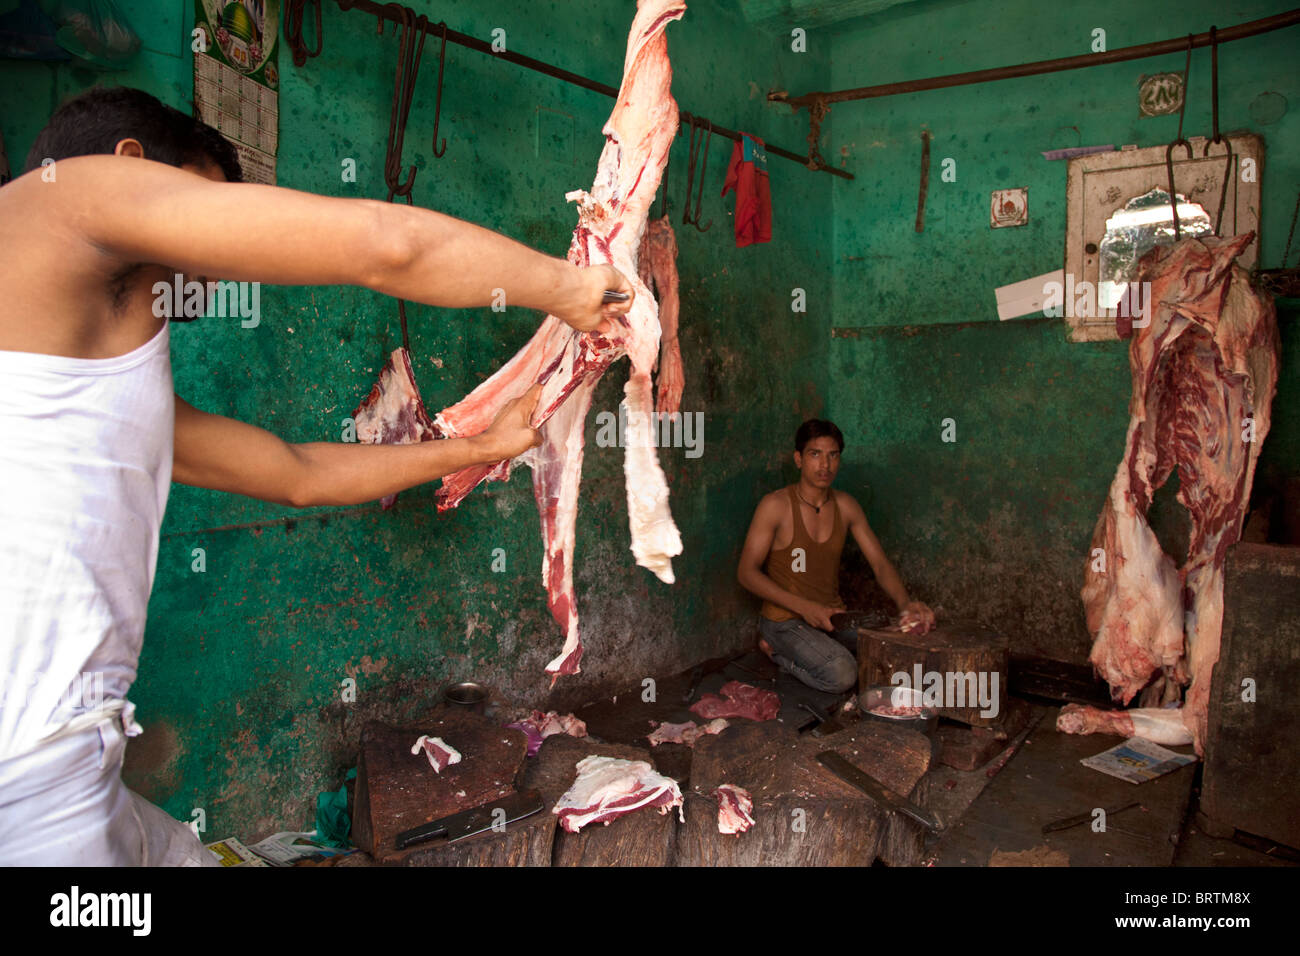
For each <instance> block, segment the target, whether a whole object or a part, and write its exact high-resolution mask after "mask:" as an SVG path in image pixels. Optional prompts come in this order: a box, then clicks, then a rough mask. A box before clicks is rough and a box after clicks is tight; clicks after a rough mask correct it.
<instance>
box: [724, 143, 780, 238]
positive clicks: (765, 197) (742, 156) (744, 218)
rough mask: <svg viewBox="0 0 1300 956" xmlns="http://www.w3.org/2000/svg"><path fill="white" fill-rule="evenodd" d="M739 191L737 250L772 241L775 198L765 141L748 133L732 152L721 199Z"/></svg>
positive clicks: (737, 204) (737, 197)
mask: <svg viewBox="0 0 1300 956" xmlns="http://www.w3.org/2000/svg"><path fill="white" fill-rule="evenodd" d="M731 189H734V190H735V191H736V217H735V218H736V246H737V248H740V247H742V246H748V245H751V244H753V243H756V242H771V241H772V194H771V191H770V190H769V188H768V182H767V153H766V152H765V151H764V149H763V141H762V140H761V139H759V138H758V137H757V136H750V135H749V134H748V133H741V134H740V142H738V143H736V145H735V146H734V147H732V150H731V162H730V163H729V164H728V165H727V180H726V182H724V183H723V184H722V195H724V196H725V195H727V192H728V190H731Z"/></svg>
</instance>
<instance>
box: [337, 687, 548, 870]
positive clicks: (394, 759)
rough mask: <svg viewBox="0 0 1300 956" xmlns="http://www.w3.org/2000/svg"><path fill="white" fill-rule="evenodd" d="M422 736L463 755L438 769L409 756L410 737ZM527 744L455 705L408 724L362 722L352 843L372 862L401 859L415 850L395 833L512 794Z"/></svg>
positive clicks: (520, 736)
mask: <svg viewBox="0 0 1300 956" xmlns="http://www.w3.org/2000/svg"><path fill="white" fill-rule="evenodd" d="M422 735H423V736H428V737H441V738H442V739H444V740H454V741H456V746H457V748H458V749H459V750H460V752H461V754H462V755H463V759H462V760H461V762H460V763H457V764H452V765H451V766H449V767H444V768H443V770H442V772H441V773H437V772H435V771H434V769H433V767H431V766H430V765H429V761H428V760H424V759H422V758H420V757H419V756H412V755H411V741H413V740H415V739H416V738H418V737H420V736H422ZM527 747H528V742H527V739H526V738H525V737H524V735H523V734H522V733H520V732H519V731H517V730H511V729H509V728H507V727H501V726H499V725H498V724H496V723H495V722H494V721H492V720H489V719H488V718H486V717H482V716H480V715H478V714H471V713H465V712H463V711H458V710H448V709H443V708H439V709H438V710H436V711H435V712H434V714H433V715H432V716H431V717H429V718H428V719H426V720H425V721H423V722H421V723H419V724H416V725H414V726H407V727H393V726H390V725H388V724H383V723H380V722H379V721H369V722H367V723H366V724H365V726H363V727H362V728H361V753H360V756H359V757H358V760H357V785H356V799H355V806H354V808H353V815H352V816H353V820H352V839H353V842H355V843H356V845H357V846H359V847H361V849H363V850H365V851H366V852H367V853H369V854H370V855H371V856H372V857H374V859H375V860H376V861H377V862H380V863H397V862H400V861H402V860H403V859H404V858H405V857H407V856H409V855H410V854H412V853H414V852H416V851H417V850H419V849H420V847H419V846H416V847H411V848H408V849H406V850H402V851H398V850H397V849H396V847H395V846H394V841H395V839H396V837H397V834H399V833H401V832H402V831H404V830H410V829H412V828H413V827H417V826H419V825H420V824H422V823H431V822H433V821H434V820H437V819H439V818H441V817H445V816H450V815H451V814H453V813H457V812H459V811H461V810H468V809H469V808H470V807H476V806H478V805H479V804H482V803H488V802H490V801H492V800H496V799H498V798H499V797H504V796H507V795H508V794H510V793H513V792H514V791H515V789H516V788H515V784H516V781H517V779H518V777H519V775H520V771H521V769H522V767H523V765H524V762H525V760H526V759H527V758H526V756H525V753H526V751H527ZM466 842H468V841H466Z"/></svg>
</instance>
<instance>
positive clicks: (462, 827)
mask: <svg viewBox="0 0 1300 956" xmlns="http://www.w3.org/2000/svg"><path fill="white" fill-rule="evenodd" d="M544 809H545V804H544V803H543V802H542V795H541V794H540V793H538V792H537V791H536V790H524V791H523V792H521V793H512V794H510V796H508V797H502V798H501V799H499V800H493V801H492V802H491V803H484V804H481V805H480V806H477V807H471V808H470V809H469V810H462V811H460V812H459V813H453V814H452V815H451V816H449V817H443V818H442V819H441V820H434V821H433V822H432V823H425V824H423V825H422V826H418V827H414V828H413V829H410V830H404V831H402V832H401V833H399V834H397V840H396V843H397V849H399V850H405V849H406V848H407V847H409V846H415V844H417V843H425V842H427V841H428V840H432V839H433V838H434V837H440V836H444V835H445V836H446V837H447V840H446V842H447V843H455V842H456V841H457V840H464V839H465V838H466V837H472V836H474V835H475V834H476V833H482V832H484V831H485V830H491V829H493V828H496V829H498V830H499V829H501V828H502V827H504V826H506V825H508V824H511V823H514V822H515V821H516V820H522V819H524V818H525V817H531V816H532V815H533V814H534V813H540V812H541V811H542V810H544Z"/></svg>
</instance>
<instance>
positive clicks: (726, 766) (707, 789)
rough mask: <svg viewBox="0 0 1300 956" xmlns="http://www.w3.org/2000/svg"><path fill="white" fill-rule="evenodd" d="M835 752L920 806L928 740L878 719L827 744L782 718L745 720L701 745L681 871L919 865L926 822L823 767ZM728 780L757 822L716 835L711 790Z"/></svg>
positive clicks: (681, 840)
mask: <svg viewBox="0 0 1300 956" xmlns="http://www.w3.org/2000/svg"><path fill="white" fill-rule="evenodd" d="M823 750H834V751H837V752H839V753H840V754H842V755H843V756H844V757H845V758H846V759H848V760H849V761H850V762H851V763H853V764H855V765H857V766H858V767H860V768H861V769H862V770H865V771H866V772H867V773H869V774H871V776H873V777H875V778H876V779H877V780H879V781H880V782H881V783H883V784H884V785H885V786H886V787H888V788H889V789H891V790H893V791H894V792H895V793H897V794H900V795H904V796H907V797H909V798H910V799H911V800H912V801H913V802H916V803H918V804H921V805H923V801H924V796H925V795H924V793H923V792H922V788H921V787H920V786H919V784H920V783H921V781H922V778H923V777H924V776H925V773H926V771H927V770H928V769H929V767H930V760H931V746H930V740H929V738H927V737H925V736H924V735H923V734H919V733H917V732H916V731H914V730H904V729H902V728H898V727H891V726H889V725H887V724H884V723H881V722H879V721H862V722H860V723H857V724H855V725H854V726H852V727H850V728H848V729H846V730H842V731H840V732H839V733H836V734H831V735H829V736H827V737H822V738H820V739H818V738H814V737H808V736H800V735H799V734H796V733H795V732H794V731H793V730H791V729H790V728H788V727H786V726H784V725H783V724H780V723H778V722H776V721H773V720H769V721H763V722H761V723H751V722H745V723H744V724H738V725H735V726H732V727H728V728H727V729H726V730H724V731H723V732H722V733H721V734H718V735H717V736H712V737H704V738H702V739H700V740H699V741H697V742H696V744H695V758H694V760H693V761H692V763H691V790H690V796H688V797H687V801H686V822H685V824H683V825H682V826H681V827H679V832H678V834H677V846H676V852H675V860H674V862H675V863H676V864H677V865H678V866H758V865H762V866H870V865H871V864H872V862H874V861H875V859H876V858H877V857H879V858H880V859H882V860H884V861H885V862H886V863H889V864H890V865H891V866H908V865H912V864H915V863H918V862H920V860H921V857H922V845H923V843H924V839H925V831H924V828H923V827H921V825H920V824H918V823H915V822H914V821H912V820H910V819H908V818H906V817H904V816H902V815H901V814H897V813H892V812H890V811H888V810H886V809H885V808H883V807H881V806H879V805H878V804H877V803H876V802H875V801H874V800H872V799H871V798H870V797H868V796H867V795H866V794H864V793H862V792H861V791H860V790H858V789H857V788H855V787H852V786H850V785H849V784H847V783H844V782H843V781H842V780H840V779H839V778H838V777H836V776H834V775H833V774H832V773H831V772H830V771H829V770H827V769H826V768H824V767H823V766H822V765H821V764H819V763H818V762H817V759H816V755H817V754H818V753H820V752H821V751H823ZM724 783H731V784H735V785H736V786H738V787H743V788H744V789H745V790H748V791H749V794H750V796H751V797H752V798H753V800H754V826H753V827H751V828H750V829H749V831H748V832H746V833H742V834H736V835H728V834H723V833H719V832H718V803H717V799H716V798H715V797H714V796H713V791H714V789H716V788H717V787H718V786H719V785H721V784H724Z"/></svg>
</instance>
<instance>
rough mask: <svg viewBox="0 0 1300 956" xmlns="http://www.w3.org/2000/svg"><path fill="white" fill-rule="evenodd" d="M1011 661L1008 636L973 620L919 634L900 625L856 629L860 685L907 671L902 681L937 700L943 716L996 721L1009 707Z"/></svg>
mask: <svg viewBox="0 0 1300 956" xmlns="http://www.w3.org/2000/svg"><path fill="white" fill-rule="evenodd" d="M1009 667H1010V642H1009V641H1008V640H1007V638H1006V637H1004V636H1003V635H1001V634H999V633H997V632H996V631H993V630H991V629H989V628H987V627H984V626H983V625H981V624H977V623H975V622H973V621H945V622H944V623H943V624H941V625H940V626H939V627H937V628H935V629H934V630H933V631H931V632H930V633H929V634H920V635H918V634H908V633H906V632H904V631H900V630H898V629H897V628H896V627H895V628H890V629H886V630H873V629H871V628H859V630H858V689H859V690H866V689H867V688H868V687H876V686H891V685H892V686H897V685H898V681H895V680H894V675H895V674H899V673H903V674H906V675H907V683H906V684H903V685H902V686H905V687H911V688H913V689H915V690H920V691H921V692H922V693H923V694H925V695H926V696H925V703H926V706H930V703H931V701H934V702H935V703H938V704H939V706H938V708H937V709H938V711H939V715H940V716H941V717H947V718H949V719H951V720H957V721H960V722H962V723H964V724H970V725H971V726H973V727H987V726H991V725H993V724H996V723H998V722H999V721H1000V720H1001V719H1002V715H1003V714H1005V713H1006V705H1007V677H1008V672H1009ZM918 674H919V675H920V678H921V683H920V684H919V685H917V683H916V680H917V675H918ZM981 682H982V683H981ZM932 691H933V696H931V694H932ZM981 693H982V694H983V697H984V699H985V700H987V701H988V702H989V704H988V707H987V708H986V707H985V706H984V705H983V704H982V703H981V702H980V697H981Z"/></svg>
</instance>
